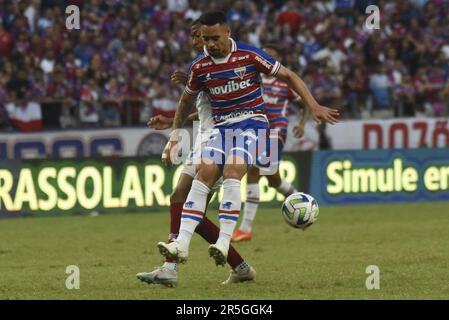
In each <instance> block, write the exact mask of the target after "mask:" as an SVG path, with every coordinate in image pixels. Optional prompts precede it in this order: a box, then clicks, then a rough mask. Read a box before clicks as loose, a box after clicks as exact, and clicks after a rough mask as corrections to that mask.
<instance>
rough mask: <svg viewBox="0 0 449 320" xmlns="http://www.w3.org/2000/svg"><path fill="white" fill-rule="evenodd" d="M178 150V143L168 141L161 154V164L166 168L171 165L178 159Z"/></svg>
mask: <svg viewBox="0 0 449 320" xmlns="http://www.w3.org/2000/svg"><path fill="white" fill-rule="evenodd" d="M178 150H179V144H178V141H177V140H172V139H170V140H169V141H168V142H167V144H166V145H165V148H164V151H163V152H162V157H161V160H162V163H163V164H164V165H166V166H171V165H173V162H174V161H176V159H177V158H178Z"/></svg>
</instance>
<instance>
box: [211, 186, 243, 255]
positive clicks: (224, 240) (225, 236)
mask: <svg viewBox="0 0 449 320" xmlns="http://www.w3.org/2000/svg"><path fill="white" fill-rule="evenodd" d="M240 184H241V182H240V180H237V179H226V180H224V181H223V199H222V200H221V204H220V209H219V210H218V219H219V221H220V235H219V237H218V240H217V244H218V243H220V244H221V245H222V246H223V247H224V248H226V252H227V250H229V244H230V243H231V237H232V233H233V232H234V229H235V226H236V224H237V221H238V220H239V215H240V207H241V205H242V197H241V193H240Z"/></svg>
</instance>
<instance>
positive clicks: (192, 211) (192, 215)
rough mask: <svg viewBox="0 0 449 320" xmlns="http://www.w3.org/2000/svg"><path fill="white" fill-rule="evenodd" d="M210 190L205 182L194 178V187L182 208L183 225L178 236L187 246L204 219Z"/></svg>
mask: <svg viewBox="0 0 449 320" xmlns="http://www.w3.org/2000/svg"><path fill="white" fill-rule="evenodd" d="M209 192H210V189H209V188H208V187H207V186H206V185H205V184H204V183H202V182H201V181H199V180H196V179H195V180H193V182H192V188H191V189H190V192H189V195H188V196H187V200H186V202H185V203H184V206H183V208H182V214H181V226H180V227H179V235H178V237H177V238H176V240H178V242H179V243H180V244H181V245H182V246H183V247H185V248H188V247H189V244H190V240H192V235H193V233H194V232H195V229H196V227H197V226H198V224H199V223H200V222H201V220H203V216H204V211H205V210H206V202H207V195H208V194H209Z"/></svg>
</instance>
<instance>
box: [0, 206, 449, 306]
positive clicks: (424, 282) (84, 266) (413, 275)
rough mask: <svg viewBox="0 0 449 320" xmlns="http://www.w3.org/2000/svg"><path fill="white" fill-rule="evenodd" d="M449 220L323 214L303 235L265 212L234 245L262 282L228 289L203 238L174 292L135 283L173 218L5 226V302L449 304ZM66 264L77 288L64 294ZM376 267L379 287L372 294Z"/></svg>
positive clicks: (0, 291)
mask: <svg viewBox="0 0 449 320" xmlns="http://www.w3.org/2000/svg"><path fill="white" fill-rule="evenodd" d="M448 214H449V203H447V202H439V203H421V204H395V205H392V204H390V205H365V206H341V207H322V208H321V211H320V216H319V219H318V221H317V223H316V224H315V225H313V226H312V227H311V228H310V229H309V230H307V231H305V232H303V231H301V230H296V229H293V228H291V227H289V226H287V224H286V223H285V222H284V221H283V220H282V217H281V214H280V210H279V209H273V208H263V206H262V209H261V210H260V211H259V213H258V216H257V219H256V222H255V227H254V228H255V237H254V239H253V241H252V242H248V243H241V244H237V245H236V247H237V249H238V250H239V251H240V252H241V254H242V255H243V256H244V257H245V258H246V260H247V261H248V262H249V263H250V264H251V265H253V266H254V267H255V269H256V270H257V279H256V281H255V282H252V283H241V284H236V285H231V286H223V285H221V284H220V282H221V281H223V280H225V279H226V278H227V277H228V268H227V267H225V268H222V267H216V266H215V265H214V263H213V261H212V259H211V258H209V257H208V254H207V244H206V243H205V242H204V241H203V240H202V239H201V238H200V237H199V236H198V235H195V236H194V238H193V241H192V243H191V248H190V256H189V261H188V263H187V264H185V265H181V266H180V271H179V281H180V282H179V286H178V287H177V288H175V289H170V288H165V287H160V286H155V285H151V286H150V285H147V284H145V283H142V282H140V281H138V280H137V279H136V277H135V274H136V273H137V272H141V271H149V270H152V269H153V267H154V266H158V265H160V264H161V262H162V259H161V256H160V255H159V253H158V251H157V249H156V246H155V245H156V243H157V242H158V241H162V240H165V239H166V237H167V229H168V220H169V215H168V214H164V213H154V214H131V213H129V214H110V215H100V216H96V217H93V216H61V217H46V218H24V219H3V220H0V238H1V241H0V299H449V271H448V270H449V249H448V248H449V219H448ZM209 216H211V217H212V218H213V219H214V220H215V221H216V213H215V212H213V211H211V212H209ZM68 265H77V266H78V267H79V268H80V289H79V290H68V289H67V288H66V287H65V280H66V277H67V276H68V274H66V273H65V271H66V267H67V266H68ZM369 265H376V266H378V267H379V269H380V289H379V290H368V289H367V288H366V287H365V281H366V278H367V277H368V276H369V274H366V267H367V266H369Z"/></svg>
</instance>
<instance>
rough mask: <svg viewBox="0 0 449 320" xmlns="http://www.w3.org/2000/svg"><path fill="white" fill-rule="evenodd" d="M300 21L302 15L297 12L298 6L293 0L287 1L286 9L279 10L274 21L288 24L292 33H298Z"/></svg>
mask: <svg viewBox="0 0 449 320" xmlns="http://www.w3.org/2000/svg"><path fill="white" fill-rule="evenodd" d="M301 21H302V16H301V15H300V14H299V11H298V8H297V7H296V4H295V2H294V1H289V2H287V7H286V9H285V10H284V11H283V12H281V13H280V14H279V15H278V16H277V18H276V23H277V24H279V25H283V24H286V23H287V24H288V25H289V26H290V30H291V31H292V33H293V34H296V33H298V31H299V26H300V24H301Z"/></svg>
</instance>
